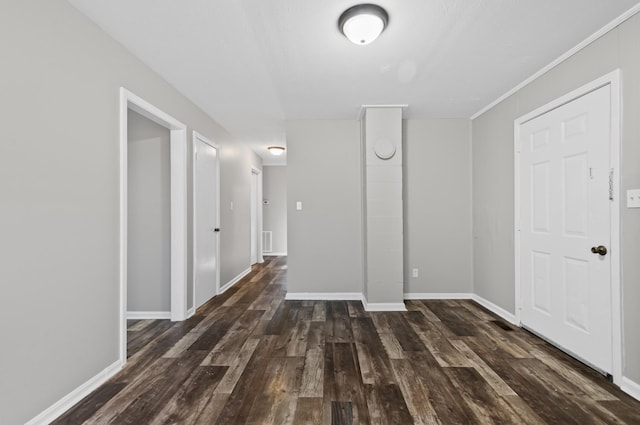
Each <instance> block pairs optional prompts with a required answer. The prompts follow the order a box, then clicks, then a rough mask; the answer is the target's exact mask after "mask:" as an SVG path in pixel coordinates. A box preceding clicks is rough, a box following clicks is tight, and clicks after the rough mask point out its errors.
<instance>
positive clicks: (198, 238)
mask: <svg viewBox="0 0 640 425" xmlns="http://www.w3.org/2000/svg"><path fill="white" fill-rule="evenodd" d="M195 150H196V154H195V170H194V176H195V182H194V186H195V191H194V192H195V194H194V197H195V200H194V204H195V206H194V215H195V219H194V239H195V240H194V246H195V249H194V251H195V252H194V259H195V267H194V277H195V288H194V297H195V307H196V308H198V307H200V306H201V305H202V304H204V303H205V302H207V301H208V300H209V299H211V298H212V297H213V296H214V295H216V294H217V293H218V276H219V266H218V243H219V241H218V238H219V229H218V187H219V183H218V150H217V149H216V148H215V147H213V146H211V145H209V144H207V143H206V142H205V141H204V140H202V139H200V138H199V137H196V138H195Z"/></svg>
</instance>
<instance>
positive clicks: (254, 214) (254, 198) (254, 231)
mask: <svg viewBox="0 0 640 425" xmlns="http://www.w3.org/2000/svg"><path fill="white" fill-rule="evenodd" d="M259 240H260V239H259V238H258V173H257V172H256V171H252V172H251V265H254V264H255V263H257V262H258V241H259Z"/></svg>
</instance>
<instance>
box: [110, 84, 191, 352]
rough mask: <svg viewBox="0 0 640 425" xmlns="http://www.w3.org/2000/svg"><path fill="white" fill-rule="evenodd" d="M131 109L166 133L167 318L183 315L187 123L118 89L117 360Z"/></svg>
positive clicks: (123, 303) (123, 322)
mask: <svg viewBox="0 0 640 425" xmlns="http://www.w3.org/2000/svg"><path fill="white" fill-rule="evenodd" d="M129 110H133V111H135V112H137V113H139V114H141V115H142V116H144V117H145V118H148V119H150V120H151V121H153V122H155V123H157V124H159V125H161V126H163V127H165V128H167V129H168V130H169V132H170V136H169V137H170V142H169V143H170V148H169V149H170V161H171V165H170V175H171V177H170V186H171V188H170V191H171V314H170V317H171V320H173V321H180V320H184V319H185V318H186V315H187V126H186V125H185V124H183V123H181V122H180V121H178V120H176V119H175V118H173V117H172V116H170V115H168V114H167V113H165V112H163V111H161V110H160V109H158V108H157V107H155V106H154V105H152V104H151V103H149V102H147V101H146V100H144V99H142V98H140V97H139V96H137V95H135V94H133V93H132V92H130V91H129V90H127V89H125V88H124V87H121V88H120V279H119V281H120V288H119V289H120V316H119V318H120V361H121V362H122V363H123V364H124V362H125V361H126V358H127V234H128V231H127V183H128V180H127V166H128V159H127V147H128V145H127V143H128V134H127V130H128V128H127V121H128V119H127V112H128V111H129Z"/></svg>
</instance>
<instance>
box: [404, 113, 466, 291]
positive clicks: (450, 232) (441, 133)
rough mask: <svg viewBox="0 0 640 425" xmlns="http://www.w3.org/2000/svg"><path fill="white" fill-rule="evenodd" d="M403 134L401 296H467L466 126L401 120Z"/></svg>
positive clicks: (445, 121)
mask: <svg viewBox="0 0 640 425" xmlns="http://www.w3.org/2000/svg"><path fill="white" fill-rule="evenodd" d="M403 134H404V155H405V158H404V245H405V248H404V282H405V288H404V292H405V293H407V292H409V293H471V292H472V289H473V288H472V268H471V264H472V256H471V245H472V244H471V122H470V121H469V120H468V119H430V120H405V121H404V129H403ZM413 268H418V269H419V277H417V278H415V277H412V275H411V271H412V269H413Z"/></svg>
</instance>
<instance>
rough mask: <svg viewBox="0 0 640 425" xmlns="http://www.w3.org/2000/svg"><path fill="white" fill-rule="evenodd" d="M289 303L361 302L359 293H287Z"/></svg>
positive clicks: (286, 298) (361, 298) (286, 297)
mask: <svg viewBox="0 0 640 425" xmlns="http://www.w3.org/2000/svg"><path fill="white" fill-rule="evenodd" d="M284 299H285V300H290V301H294V300H295V301H362V300H363V297H362V294H361V293H360V292H287V294H286V295H285V297H284Z"/></svg>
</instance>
